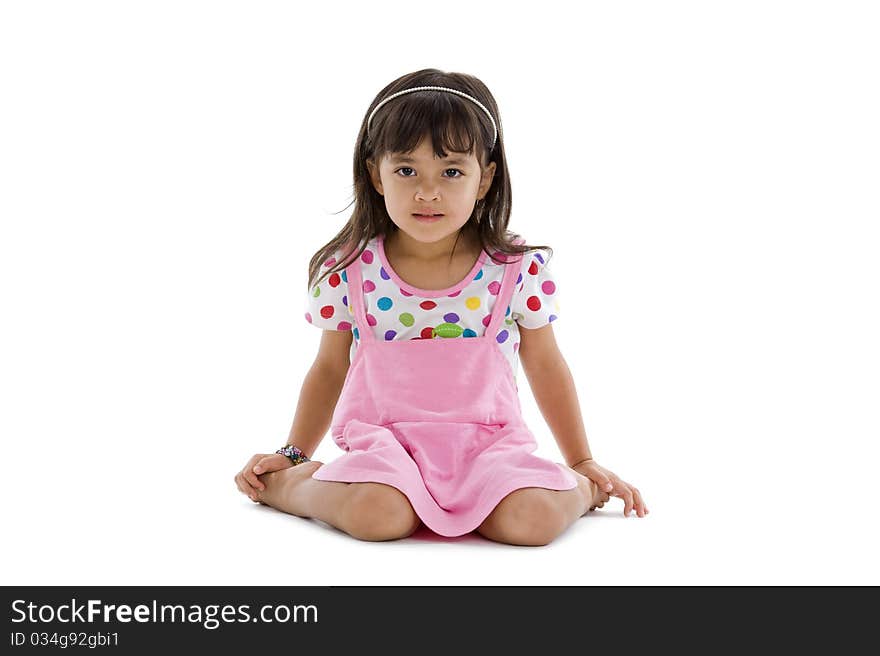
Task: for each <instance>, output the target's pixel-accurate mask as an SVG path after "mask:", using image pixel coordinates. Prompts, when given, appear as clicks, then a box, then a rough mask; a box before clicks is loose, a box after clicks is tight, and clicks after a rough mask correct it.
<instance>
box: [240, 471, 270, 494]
mask: <svg viewBox="0 0 880 656" xmlns="http://www.w3.org/2000/svg"><path fill="white" fill-rule="evenodd" d="M244 479H245V480H246V481H247V482H248V483H249V484H250V485H251V487H253V488H254V489H255V490H265V489H266V486H265V485H263V483H262V481H260V479H259V478H257V475H256V474H255V473H254V471H253V469H246V470H245V471H244Z"/></svg>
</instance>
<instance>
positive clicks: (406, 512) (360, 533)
mask: <svg viewBox="0 0 880 656" xmlns="http://www.w3.org/2000/svg"><path fill="white" fill-rule="evenodd" d="M342 523H343V528H344V530H345V532H346V533H348V534H349V535H351V536H352V537H355V538H358V539H359V540H370V541H381V540H398V539H400V538H405V537H408V536H410V535H412V534H413V533H414V532H415V531H416V529H417V528H418V527H419V524H420V523H421V522H420V520H419V517H418V515H417V514H416V512H415V511H414V510H413V507H412V505H411V504H410V502H409V499H407V497H406V495H405V494H403V492H401V491H400V490H398V489H397V488H394V487H391V486H390V485H384V484H382V483H352V492H351V495H350V496H349V497H348V499H347V500H346V502H345V508H343V522H342Z"/></svg>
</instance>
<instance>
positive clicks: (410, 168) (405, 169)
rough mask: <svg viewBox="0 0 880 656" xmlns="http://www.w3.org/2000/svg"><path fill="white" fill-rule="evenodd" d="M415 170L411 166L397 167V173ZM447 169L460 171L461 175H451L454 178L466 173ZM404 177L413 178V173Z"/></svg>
mask: <svg viewBox="0 0 880 656" xmlns="http://www.w3.org/2000/svg"><path fill="white" fill-rule="evenodd" d="M413 170H414V169H413V168H412V167H411V166H401V167H400V168H399V169H397V171H395V173H397V172H399V171H413ZM446 171H457V172H458V174H459V175H451V176H449V177H450V178H453V179H455V178H460V177H462V176H463V175H464V173H462V172H461V170H459V169H446ZM403 177H404V178H411V177H412V176H411V175H407V174H404V175H403Z"/></svg>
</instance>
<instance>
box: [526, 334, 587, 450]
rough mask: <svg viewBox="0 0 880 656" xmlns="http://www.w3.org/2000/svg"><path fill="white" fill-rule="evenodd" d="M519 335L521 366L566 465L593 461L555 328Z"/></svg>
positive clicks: (575, 392)
mask: <svg viewBox="0 0 880 656" xmlns="http://www.w3.org/2000/svg"><path fill="white" fill-rule="evenodd" d="M519 333H520V344H519V359H520V363H521V364H522V368H523V371H524V372H525V374H526V378H527V379H528V381H529V386H530V387H531V388H532V394H533V395H534V397H535V401H536V402H537V404H538V408H539V409H540V410H541V413H542V414H543V415H544V420H545V421H546V422H547V425H548V426H549V427H550V430H551V431H552V432H553V437H554V438H555V439H556V443H557V444H558V445H559V450H560V451H561V452H562V456H563V457H564V458H565V462H566V464H567V465H568V466H569V467H572V466H574V465H576V464H578V463H579V462H582V461H583V460H587V459H591V458H592V457H593V456H592V454H591V453H590V446H589V444H588V442H587V433H586V430H585V429H584V421H583V419H582V418H581V410H580V403H579V402H578V397H577V390H576V388H575V384H574V379H573V378H572V376H571V371H570V370H569V368H568V364H567V363H566V362H565V358H563V357H562V353H560V351H559V347H558V346H557V344H556V337H555V336H554V334H553V325H552V324H547V325H545V326H542V327H541V328H535V329H529V328H524V327H522V326H520V327H519Z"/></svg>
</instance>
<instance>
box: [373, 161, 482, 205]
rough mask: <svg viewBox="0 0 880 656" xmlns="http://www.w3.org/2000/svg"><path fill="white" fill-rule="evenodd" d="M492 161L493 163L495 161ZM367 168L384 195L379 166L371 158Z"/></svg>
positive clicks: (376, 186) (380, 193)
mask: <svg viewBox="0 0 880 656" xmlns="http://www.w3.org/2000/svg"><path fill="white" fill-rule="evenodd" d="M492 163H493V164H494V163H495V162H492ZM367 170H368V171H369V172H370V180H371V181H372V183H373V187H375V189H376V191H378V192H379V195H380V196H384V193H383V192H382V178H381V177H380V176H379V167H377V166H376V163H375V162H373V160H371V159H368V160H367Z"/></svg>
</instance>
